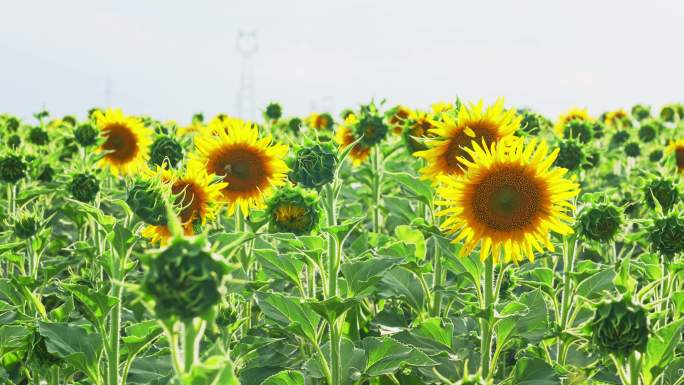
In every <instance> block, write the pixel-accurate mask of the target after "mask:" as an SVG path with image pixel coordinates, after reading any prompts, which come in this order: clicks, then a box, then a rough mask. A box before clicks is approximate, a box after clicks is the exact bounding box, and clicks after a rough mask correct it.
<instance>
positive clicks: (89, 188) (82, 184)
mask: <svg viewBox="0 0 684 385" xmlns="http://www.w3.org/2000/svg"><path fill="white" fill-rule="evenodd" d="M99 191H100V183H99V182H98V181H97V178H95V177H94V176H93V175H90V174H76V175H74V177H73V178H72V179H71V183H70V184H69V192H71V196H73V197H74V199H76V200H77V201H80V202H85V203H88V202H92V201H94V200H95V196H96V195H97V193H98V192H99Z"/></svg>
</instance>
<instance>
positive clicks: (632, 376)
mask: <svg viewBox="0 0 684 385" xmlns="http://www.w3.org/2000/svg"><path fill="white" fill-rule="evenodd" d="M637 354H638V353H637V352H633V353H632V354H631V355H630V356H629V385H639V373H640V372H641V359H640V358H639V357H637Z"/></svg>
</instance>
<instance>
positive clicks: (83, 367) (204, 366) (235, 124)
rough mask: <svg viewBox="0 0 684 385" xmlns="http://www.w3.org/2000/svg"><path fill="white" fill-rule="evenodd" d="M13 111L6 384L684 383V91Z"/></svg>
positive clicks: (1, 251) (4, 262) (6, 213)
mask: <svg viewBox="0 0 684 385" xmlns="http://www.w3.org/2000/svg"><path fill="white" fill-rule="evenodd" d="M385 104H386V103H385V102H384V101H380V102H375V101H373V102H371V103H369V104H365V105H361V106H359V107H358V108H356V109H348V110H344V111H343V112H342V113H341V114H340V115H339V118H336V117H334V116H333V115H332V114H330V113H314V114H311V115H310V116H307V117H295V116H290V117H288V116H284V115H283V110H282V107H281V106H280V105H279V104H277V103H271V104H269V105H268V106H266V108H264V110H263V119H260V120H259V122H256V123H255V122H247V121H244V120H241V119H239V118H236V117H231V116H228V115H225V114H219V115H217V116H215V117H213V118H212V119H210V120H208V121H205V119H204V116H203V115H202V114H196V115H195V116H193V117H192V120H191V123H190V124H188V125H185V126H181V125H178V124H177V123H176V122H174V121H159V120H156V119H154V118H152V117H149V116H132V115H127V114H124V113H123V112H122V111H121V110H118V109H98V108H94V109H92V110H90V111H88V114H87V116H85V118H83V119H82V120H81V119H79V118H77V117H76V116H71V115H69V116H64V117H61V118H55V117H51V115H50V113H49V112H48V111H40V112H38V113H36V114H34V116H33V117H31V118H26V119H21V118H19V117H16V116H13V115H9V114H6V115H0V139H1V140H2V145H1V146H0V181H1V182H2V184H3V185H4V186H5V190H4V192H3V194H4V200H3V201H2V202H1V203H2V204H1V205H0V206H1V207H0V210H2V215H3V218H4V220H3V221H2V223H0V237H2V244H1V245H0V383H2V384H48V385H57V384H83V385H85V384H89V385H90V384H93V385H124V384H153V385H161V384H193V385H195V384H198V385H199V384H216V385H219V384H226V385H238V384H243V385H259V384H263V385H323V384H328V385H391V384H400V385H414V384H448V385H455V384H462V385H464V384H511V385H516V384H526V385H529V384H538V385H546V384H548V385H552V384H564V385H569V384H624V385H640V384H643V385H656V384H657V385H679V384H682V383H684V344H682V331H683V330H684V329H683V327H684V320H683V319H682V314H683V313H684V295H683V294H682V293H683V292H682V286H683V285H684V280H683V279H682V274H683V271H684V264H683V263H682V254H683V252H684V214H682V207H683V206H682V200H683V195H682V175H684V137H683V136H682V134H681V132H682V129H683V128H682V127H684V121H683V119H684V106H683V105H680V104H671V105H666V106H664V107H662V108H661V110H660V111H659V112H658V113H657V114H655V113H653V112H652V109H651V108H650V107H649V106H645V105H636V106H634V107H632V108H631V110H630V111H629V112H627V111H625V110H622V109H619V110H614V111H609V112H606V113H604V114H601V115H600V116H598V117H594V116H591V115H590V114H589V112H588V111H587V110H586V109H581V108H573V109H571V110H569V111H568V112H567V113H564V114H562V115H561V116H560V117H558V119H557V120H556V121H555V122H552V121H551V120H549V119H548V118H546V117H544V116H543V115H541V114H539V113H536V112H534V111H531V110H529V109H524V108H521V109H515V108H510V107H506V106H505V104H504V101H503V99H499V100H496V101H495V102H494V103H492V104H490V105H485V104H484V103H483V102H482V101H480V102H477V103H463V102H461V101H460V100H456V101H455V102H453V103H447V102H441V103H436V104H434V105H432V106H431V107H430V108H429V109H427V110H420V109H413V108H409V107H408V106H403V105H399V106H394V107H386V106H385Z"/></svg>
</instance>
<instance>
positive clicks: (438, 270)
mask: <svg viewBox="0 0 684 385" xmlns="http://www.w3.org/2000/svg"><path fill="white" fill-rule="evenodd" d="M433 239H434V241H435V252H434V257H435V261H434V263H435V266H434V272H433V276H432V293H433V295H434V297H433V298H432V309H431V311H430V315H431V316H433V317H439V315H440V312H441V308H442V293H440V290H441V288H442V286H444V279H443V275H444V273H443V271H442V250H441V249H440V248H439V245H438V244H437V238H435V237H433Z"/></svg>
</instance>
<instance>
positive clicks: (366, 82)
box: [0, 0, 684, 122]
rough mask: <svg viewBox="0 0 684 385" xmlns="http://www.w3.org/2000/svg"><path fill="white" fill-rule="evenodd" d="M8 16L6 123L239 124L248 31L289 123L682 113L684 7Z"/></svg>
mask: <svg viewBox="0 0 684 385" xmlns="http://www.w3.org/2000/svg"><path fill="white" fill-rule="evenodd" d="M0 14H2V15H3V17H2V22H0V112H10V113H13V114H16V115H20V116H24V117H30V116H31V114H32V112H34V111H36V110H39V109H41V108H43V107H45V108H47V109H48V110H50V111H51V112H52V113H53V115H64V114H78V115H80V116H83V114H84V113H85V111H87V109H89V108H91V107H93V106H101V107H106V106H113V107H120V108H122V109H123V110H124V111H125V112H127V113H130V114H145V115H150V116H154V117H156V118H158V119H160V120H166V119H176V120H178V121H180V122H187V121H189V119H190V117H191V115H192V114H193V113H196V112H203V113H204V114H205V115H208V116H211V115H213V114H216V113H219V112H225V113H229V114H232V115H235V114H237V112H238V109H237V105H238V103H237V102H238V94H239V93H238V90H239V89H240V84H241V79H242V77H243V76H242V74H243V57H242V55H241V54H240V52H238V50H237V37H238V34H239V32H240V31H254V32H255V33H256V36H257V45H258V50H257V52H256V53H255V54H254V55H253V57H252V59H251V62H252V65H251V68H252V71H253V79H254V83H253V90H254V102H255V107H256V108H257V109H261V108H263V107H265V105H266V104H268V103H269V102H270V101H278V102H280V103H281V104H282V105H283V109H284V113H285V114H286V115H301V114H307V113H309V112H311V111H313V110H330V111H333V112H337V111H340V110H342V109H343V108H346V107H356V106H358V105H359V104H361V103H367V102H369V101H371V100H372V99H374V100H376V101H378V100H382V99H387V104H388V105H390V106H391V105H395V104H398V103H401V104H406V105H409V106H412V107H416V108H428V106H429V105H430V104H432V103H434V102H438V101H452V100H455V98H456V97H460V98H461V99H462V100H466V101H477V100H479V99H482V100H483V101H485V103H491V102H494V101H495V100H496V98H497V97H504V98H505V100H506V105H507V106H511V107H523V106H524V107H530V108H532V109H534V110H537V111H539V112H542V113H544V114H546V115H548V116H550V117H556V116H557V115H558V114H559V113H560V112H562V111H564V110H566V109H568V108H570V107H573V106H579V107H587V108H589V110H590V112H592V113H594V114H597V115H598V114H599V113H600V112H603V111H605V110H609V109H616V108H621V107H624V108H629V107H630V106H631V105H633V104H635V103H645V104H649V105H653V106H655V107H658V106H660V105H662V104H665V103H671V102H682V101H684V43H682V39H683V37H684V23H682V22H681V20H684V2H681V1H679V0H668V1H665V0H649V1H631V0H620V1H618V0H591V1H589V0H573V1H556V0H515V1H510V0H509V1H503V0H502V1H494V0H489V1H446V0H443V1H435V0H420V1H404V0H375V1H368V0H365V1H363V0H344V1H326V0H318V1H314V0H292V1H290V0H250V1H235V0H224V1H209V0H192V1H180V0H165V1H162V0H155V1H153V0H117V1H110V0H60V1H54V0H41V1H38V0H14V1H12V0H2V1H0ZM247 105H249V103H248V104H247ZM244 115H254V113H250V112H249V111H246V112H244ZM246 117H251V116H246Z"/></svg>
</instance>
